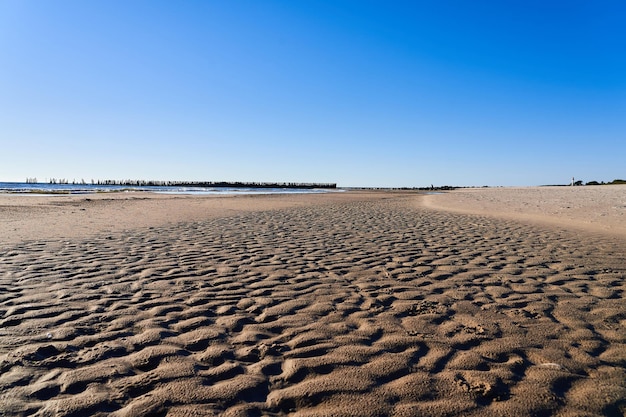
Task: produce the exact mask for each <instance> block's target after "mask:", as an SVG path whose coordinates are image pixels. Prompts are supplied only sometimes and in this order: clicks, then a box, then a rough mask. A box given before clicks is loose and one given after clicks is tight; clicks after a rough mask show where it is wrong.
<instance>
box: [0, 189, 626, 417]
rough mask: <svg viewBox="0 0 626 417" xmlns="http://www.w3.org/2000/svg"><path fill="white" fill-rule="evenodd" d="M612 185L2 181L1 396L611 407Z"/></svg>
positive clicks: (97, 405) (622, 326)
mask: <svg viewBox="0 0 626 417" xmlns="http://www.w3.org/2000/svg"><path fill="white" fill-rule="evenodd" d="M580 189H581V190H582V189H583V188H580ZM588 189H589V190H590V189H591V188H590V187H584V190H588ZM537 190H539V191H537ZM594 190H595V189H594ZM624 190H625V189H624V188H621V187H616V188H611V187H606V188H605V187H600V188H598V189H597V190H596V191H593V192H598V193H602V195H603V197H602V198H604V200H593V198H591V199H587V200H585V201H586V202H583V200H584V199H583V198H581V197H580V196H581V194H580V193H584V192H592V191H579V192H578V194H573V190H571V189H562V188H561V189H550V190H548V189H525V190H522V191H523V192H519V191H516V190H509V189H497V190H474V191H472V192H468V191H465V192H454V193H449V194H445V195H430V196H423V195H416V194H414V193H354V192H348V193H336V194H325V195H298V196H263V197H259V196H255V197H227V198H206V197H202V198H198V197H172V196H156V195H145V194H142V195H117V196H115V197H111V196H108V195H107V196H101V195H98V196H79V197H67V196H65V197H15V196H11V197H7V196H0V220H1V222H2V223H1V225H0V236H1V237H0V414H2V415H32V414H35V415H40V416H53V415H61V416H69V415H74V416H81V415H114V416H146V415H153V416H162V415H167V416H199V415H232V416H246V415H270V416H280V415H288V414H293V415H301V416H306V415H315V416H341V415H346V416H347V415H353V416H384V415H390V416H415V415H433V416H438V415H439V416H444V415H464V416H481V417H484V416H531V415H532V416H537V415H561V416H600V415H623V414H624V412H625V411H626V305H625V304H624V300H623V297H624V291H625V290H626V284H625V282H624V279H625V277H626V265H625V262H624V254H625V253H626V239H625V238H624V236H623V235H622V234H621V232H619V230H618V232H617V233H616V232H615V231H616V230H617V229H620V228H621V230H623V229H624V220H623V219H624V218H623V217H621V218H620V217H617V216H621V215H622V214H623V212H624ZM535 192H538V193H541V194H540V195H541V196H542V197H541V200H538V199H536V197H537V196H538V195H539V194H533V193H535ZM594 195H595V194H594ZM574 197H575V198H574ZM594 198H595V197H594ZM620 199H621V200H620ZM616 201H617V202H618V203H614V202H616ZM619 201H621V203H620V202H619ZM620 204H621V206H620ZM528 205H530V206H531V207H532V209H529V208H528V207H527V206H528ZM564 205H567V206H568V207H569V208H568V209H567V210H568V211H567V213H568V215H571V216H570V217H563V216H555V213H556V211H555V210H556V209H557V208H558V207H560V209H559V210H561V211H565V208H564ZM598 208H600V209H598ZM601 210H604V211H601ZM603 212H606V213H608V214H607V215H606V216H597V218H596V214H598V213H603ZM619 213H622V214H619ZM581 219H588V220H589V219H591V220H590V223H592V226H589V227H588V225H587V226H585V227H582V228H581V227H580V223H581ZM607 219H608V220H607ZM607 228H608V229H609V230H608V231H607V230H606V229H607Z"/></svg>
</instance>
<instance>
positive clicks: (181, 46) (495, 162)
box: [0, 0, 626, 187]
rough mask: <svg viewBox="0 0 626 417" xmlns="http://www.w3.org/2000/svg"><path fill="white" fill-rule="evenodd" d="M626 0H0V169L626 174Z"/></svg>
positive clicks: (112, 174)
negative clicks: (612, 0) (397, 0)
mask: <svg viewBox="0 0 626 417" xmlns="http://www.w3.org/2000/svg"><path fill="white" fill-rule="evenodd" d="M624 22H626V3H624V2H623V1H614V2H610V1H601V0H597V1H587V0H586V1H577V0H567V1H544V0H542V1H534V0H524V1H522V0H512V1H500V0H497V1H496V0H494V1H480V0H476V1H446V0H442V1H428V2H426V1H424V2H420V1H417V0H416V1H406V2H404V1H402V2H391V1H367V0H355V1H341V0H332V1H322V0H318V1H306V0H303V1H292V0H284V1H263V0H253V1H238V0H232V1H231V0H228V1H221V0H220V1H217V0H216V1H209V0H206V1H156V0H146V1H138V0H131V1H126V0H124V1H115V0H102V1H98V0H90V1H83V0H76V1H68V0H55V1H46V0H38V1H28V0H0V181H24V179H25V178H26V177H37V178H38V179H39V180H40V181H43V180H45V179H47V178H50V177H56V178H68V179H70V180H71V179H76V180H79V179H81V178H84V179H86V180H90V179H91V178H96V179H127V178H129V179H162V180H168V179H170V180H213V181H222V180H225V181H303V182H337V183H338V184H339V185H340V186H388V187H392V186H409V187H412V186H425V185H428V186H429V185H430V184H435V185H446V184H447V185H462V186H464V185H465V186H481V185H494V186H495V185H505V186H506V185H541V184H563V183H567V182H568V181H569V180H570V179H571V178H572V176H575V177H576V178H577V179H578V178H580V179H582V180H584V181H590V180H598V181H611V180H613V179H615V178H625V177H626V24H625V23H624Z"/></svg>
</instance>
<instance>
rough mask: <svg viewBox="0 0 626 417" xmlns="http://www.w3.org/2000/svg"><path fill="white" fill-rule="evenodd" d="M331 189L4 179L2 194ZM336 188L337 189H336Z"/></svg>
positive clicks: (195, 193) (192, 192) (285, 192)
mask: <svg viewBox="0 0 626 417" xmlns="http://www.w3.org/2000/svg"><path fill="white" fill-rule="evenodd" d="M329 191H331V190H328V189H318V188H313V189H302V188H282V187H281V188H255V187H250V188H248V187H181V186H156V185H155V186H132V185H97V184H48V183H26V182H0V194H7V193H8V194H27V195H65V194H94V193H121V192H151V193H160V194H193V195H229V194H231V195H239V194H305V193H306V194H310V193H326V192H329ZM333 191H334V190H333Z"/></svg>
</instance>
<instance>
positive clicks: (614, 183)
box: [576, 179, 626, 185]
mask: <svg viewBox="0 0 626 417" xmlns="http://www.w3.org/2000/svg"><path fill="white" fill-rule="evenodd" d="M577 182H578V181H577ZM581 182H582V181H581ZM616 184H626V180H620V179H617V180H613V181H611V182H606V183H605V182H604V181H601V182H598V181H589V182H587V183H585V185H616ZM576 185H582V184H576Z"/></svg>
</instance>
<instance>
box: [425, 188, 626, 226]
mask: <svg viewBox="0 0 626 417" xmlns="http://www.w3.org/2000/svg"><path fill="white" fill-rule="evenodd" d="M422 202H423V203H425V204H426V205H427V206H429V207H433V208H439V209H445V210H449V211H453V212H457V213H474V214H484V215H489V216H496V217H501V218H506V219H515V220H523V221H529V222H533V223H537V224H541V225H557V226H561V227H567V228H570V229H574V230H581V231H587V232H593V233H597V234H613V235H616V236H621V237H626V185H605V186H595V187H594V186H588V187H526V188H479V189H462V190H457V191H454V192H450V193H445V194H438V195H429V196H427V197H425V198H424V200H423V201H422Z"/></svg>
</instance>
